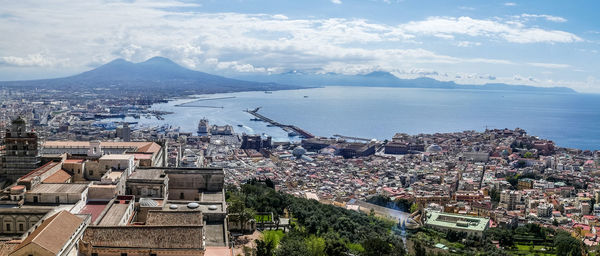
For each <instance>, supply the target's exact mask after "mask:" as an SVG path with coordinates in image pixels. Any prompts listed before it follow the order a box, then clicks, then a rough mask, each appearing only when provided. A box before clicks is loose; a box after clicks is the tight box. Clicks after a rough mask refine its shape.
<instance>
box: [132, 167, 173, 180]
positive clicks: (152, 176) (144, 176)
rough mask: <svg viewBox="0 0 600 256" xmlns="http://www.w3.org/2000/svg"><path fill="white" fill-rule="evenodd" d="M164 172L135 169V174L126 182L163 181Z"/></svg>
mask: <svg viewBox="0 0 600 256" xmlns="http://www.w3.org/2000/svg"><path fill="white" fill-rule="evenodd" d="M164 174H165V171H164V170H163V169H141V168H137V169H136V170H135V172H133V173H132V174H131V175H130V176H129V178H127V180H129V181H134V180H164V179H165V178H164V177H161V175H164Z"/></svg>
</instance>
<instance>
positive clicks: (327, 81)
mask: <svg viewBox="0 0 600 256" xmlns="http://www.w3.org/2000/svg"><path fill="white" fill-rule="evenodd" d="M238 78H241V79H246V80H251V81H260V82H274V83H280V82H285V83H286V84H290V85H298V86H326V85H340V86H367V87H399V88H435V89H471V90H477V89H481V90H504V91H545V92H559V93H575V91H574V90H573V89H570V88H566V87H535V86H529V85H509V84H502V83H493V84H484V85H468V84H457V83H455V82H451V81H438V80H435V79H433V78H428V77H420V78H415V79H401V78H398V77H396V76H394V75H393V74H391V73H389V72H382V71H376V72H371V73H368V74H359V75H342V74H336V73H326V74H316V73H304V72H298V71H292V72H286V73H282V74H275V75H258V76H257V75H254V76H239V77H238Z"/></svg>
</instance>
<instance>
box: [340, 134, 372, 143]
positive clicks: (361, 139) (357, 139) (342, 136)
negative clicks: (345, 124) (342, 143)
mask: <svg viewBox="0 0 600 256" xmlns="http://www.w3.org/2000/svg"><path fill="white" fill-rule="evenodd" d="M333 137H337V138H340V139H345V140H356V141H366V142H370V141H371V140H370V139H365V138H359V137H352V136H344V135H339V134H334V135H333Z"/></svg>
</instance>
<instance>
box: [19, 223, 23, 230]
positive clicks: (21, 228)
mask: <svg viewBox="0 0 600 256" xmlns="http://www.w3.org/2000/svg"><path fill="white" fill-rule="evenodd" d="M19 231H23V223H19Z"/></svg>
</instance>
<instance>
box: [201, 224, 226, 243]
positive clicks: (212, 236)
mask: <svg viewBox="0 0 600 256" xmlns="http://www.w3.org/2000/svg"><path fill="white" fill-rule="evenodd" d="M204 235H205V236H206V246H207V247H209V246H210V247H225V246H227V245H226V244H225V223H223V222H209V223H206V225H205V226H204Z"/></svg>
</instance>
